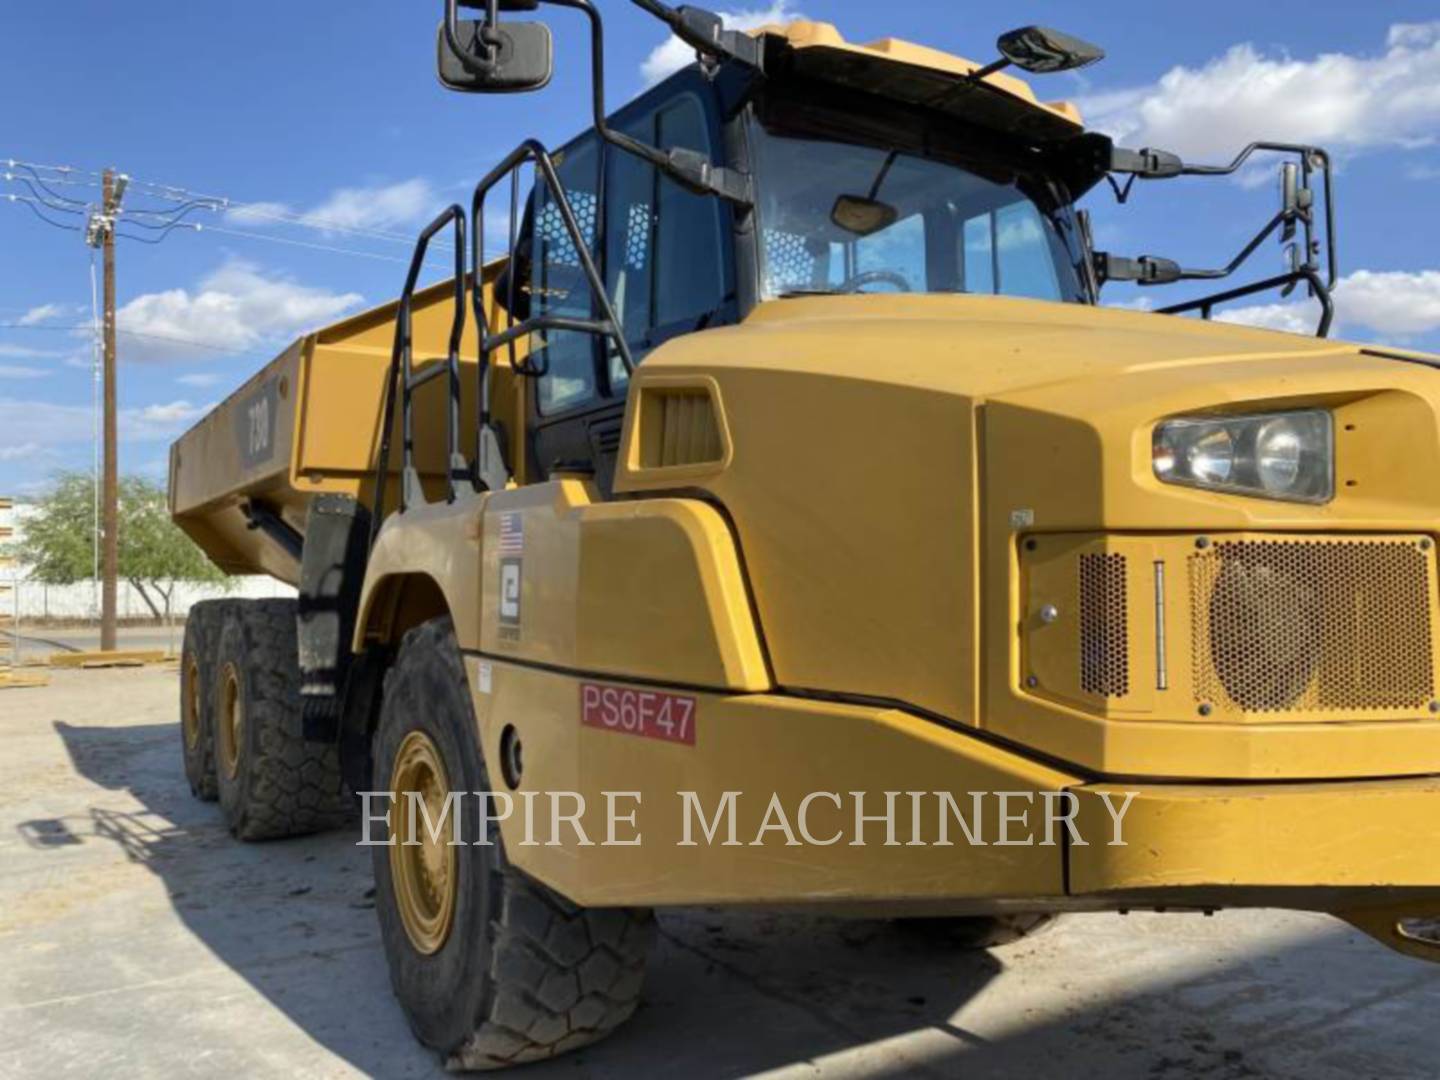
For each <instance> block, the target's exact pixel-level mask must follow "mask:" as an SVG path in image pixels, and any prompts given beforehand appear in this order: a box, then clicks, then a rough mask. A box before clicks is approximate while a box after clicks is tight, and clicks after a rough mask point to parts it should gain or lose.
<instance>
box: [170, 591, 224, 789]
mask: <svg viewBox="0 0 1440 1080" xmlns="http://www.w3.org/2000/svg"><path fill="white" fill-rule="evenodd" d="M229 605H230V601H227V600H202V601H200V603H198V604H196V605H195V606H194V607H192V608H191V609H190V614H189V615H188V616H187V617H186V619H185V643H184V645H182V646H181V649H180V750H181V753H182V754H183V755H184V759H185V779H186V780H188V781H189V782H190V794H192V795H194V796H195V797H196V798H197V799H203V800H204V801H206V802H214V801H215V800H216V799H217V798H219V795H220V792H219V787H218V782H217V780H216V777H215V726H214V718H213V716H212V713H211V696H212V693H213V691H214V687H215V650H216V648H217V647H218V646H219V637H220V627H221V624H222V622H223V620H224V618H225V612H226V609H227V608H228V607H229Z"/></svg>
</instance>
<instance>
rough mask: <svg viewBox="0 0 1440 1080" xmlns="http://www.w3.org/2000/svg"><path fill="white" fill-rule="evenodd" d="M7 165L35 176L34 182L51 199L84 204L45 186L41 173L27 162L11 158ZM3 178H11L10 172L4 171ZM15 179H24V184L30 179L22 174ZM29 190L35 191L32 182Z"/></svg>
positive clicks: (79, 204)
mask: <svg viewBox="0 0 1440 1080" xmlns="http://www.w3.org/2000/svg"><path fill="white" fill-rule="evenodd" d="M9 165H10V168H12V169H24V170H25V171H26V172H28V173H29V174H30V175H31V176H32V177H34V178H35V183H37V184H39V185H40V186H41V187H42V188H44V189H45V192H46V194H48V195H49V196H50V197H51V198H52V199H54V200H56V201H57V202H62V203H67V202H68V203H74V204H75V205H76V206H84V205H85V204H84V203H83V202H82V201H80V200H79V199H72V198H70V197H68V196H66V195H61V194H60V193H59V192H58V191H51V190H50V189H49V188H48V187H46V186H45V180H44V179H43V178H42V177H41V175H40V174H39V173H38V172H36V171H35V168H34V167H33V166H32V165H30V164H29V163H28V162H25V161H15V160H14V159H11V160H10V162H9ZM5 179H6V180H9V179H11V174H9V173H6V175H5ZM15 179H19V180H24V181H25V183H26V184H30V181H29V180H26V179H25V177H23V176H21V177H16V178H15ZM30 190H31V191H35V186H34V184H30ZM36 194H37V195H38V194H39V192H36Z"/></svg>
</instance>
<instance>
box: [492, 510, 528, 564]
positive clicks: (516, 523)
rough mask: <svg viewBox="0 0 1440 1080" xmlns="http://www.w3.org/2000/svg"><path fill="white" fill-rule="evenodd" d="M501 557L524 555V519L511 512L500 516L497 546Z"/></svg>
mask: <svg viewBox="0 0 1440 1080" xmlns="http://www.w3.org/2000/svg"><path fill="white" fill-rule="evenodd" d="M497 550H498V553H499V554H501V555H523V554H524V553H525V519H524V518H523V517H521V516H520V514H519V513H517V512H514V511H511V512H509V513H505V514H501V515H500V542H499V544H498V545H497Z"/></svg>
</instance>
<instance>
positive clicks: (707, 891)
mask: <svg viewBox="0 0 1440 1080" xmlns="http://www.w3.org/2000/svg"><path fill="white" fill-rule="evenodd" d="M466 668H467V671H468V673H469V675H470V683H471V689H472V693H473V695H474V700H475V706H476V713H477V715H478V716H479V718H480V727H481V733H482V739H483V742H482V745H483V747H484V752H485V755H486V758H487V760H488V761H490V762H492V763H493V762H497V761H499V760H500V759H501V752H500V738H501V733H502V732H503V731H504V730H505V728H506V727H507V725H513V726H514V728H515V731H516V733H517V734H518V735H519V737H520V740H521V745H522V747H523V754H524V762H525V765H524V773H523V777H522V783H521V787H520V791H519V793H517V794H516V795H515V796H514V803H515V812H514V813H513V814H512V816H511V817H510V819H508V820H506V821H504V822H502V825H501V831H502V835H503V837H504V840H505V845H506V854H507V855H508V856H509V858H510V859H511V861H512V862H514V863H515V864H516V865H518V866H520V867H521V868H522V869H524V870H525V871H526V872H527V873H530V874H533V875H534V876H535V877H537V878H539V879H540V880H542V881H544V882H545V883H546V884H547V885H550V886H552V887H553V888H555V889H557V890H559V891H560V892H561V893H563V894H564V895H566V896H568V897H570V898H571V899H572V900H574V901H576V902H577V903H581V904H589V905H605V904H643V905H650V904H698V903H727V902H728V903H747V904H757V903H831V904H841V903H865V902H870V901H901V900H906V901H925V900H931V901H941V900H947V899H949V900H955V899H961V900H966V899H972V900H992V901H993V900H998V899H1005V898H1014V897H1027V898H1030V899H1031V900H1032V901H1033V900H1036V899H1042V898H1044V897H1060V896H1063V894H1064V879H1063V874H1062V854H1061V853H1062V848H1061V847H1060V846H1059V841H1058V835H1059V832H1061V831H1063V829H1060V830H1057V832H1056V837H1057V841H1056V843H1055V844H1052V845H1048V846H1047V845H1045V844H1043V843H1042V842H1041V841H1043V839H1044V836H1043V833H1044V829H1043V825H1041V824H1040V820H1039V813H1040V811H1039V809H1038V808H1039V807H1040V806H1041V804H1042V797H1041V796H1040V795H1039V793H1040V792H1043V791H1059V790H1061V789H1062V788H1064V787H1066V786H1067V785H1069V784H1071V783H1074V782H1075V781H1074V778H1073V777H1070V776H1067V775H1064V774H1062V773H1059V772H1056V771H1054V770H1052V769H1049V768H1046V767H1045V766H1041V765H1037V764H1034V763H1032V762H1029V761H1026V760H1025V759H1023V758H1020V757H1017V756H1015V755H1012V754H1009V753H1007V752H1006V751H1003V750H1000V749H997V748H995V747H993V746H990V745H987V744H985V743H982V742H980V741H978V740H976V739H974V738H971V737H968V736H965V735H961V734H958V733H956V732H953V731H947V730H945V729H943V728H940V727H938V726H936V725H934V724H932V723H928V722H926V721H923V720H919V719H916V718H914V717H911V716H906V715H905V714H903V713H899V712H895V711H891V710H881V709H867V708H858V707H854V706H847V705H839V704H831V703H824V702H814V701H798V700H793V699H786V698H780V697H776V696H772V695H768V694H750V695H736V696H728V695H723V694H707V693H695V694H692V695H689V696H690V697H691V698H692V699H693V700H694V702H695V707H694V713H693V723H694V731H693V736H694V740H695V741H694V745H689V744H686V743H683V742H678V741H666V740H662V739H658V738H642V737H639V736H637V735H634V734H629V733H627V732H624V731H621V730H614V729H611V730H607V729H606V728H604V727H603V726H589V725H585V724H583V723H582V720H581V716H582V708H581V705H582V693H583V687H584V685H585V684H586V683H587V682H590V683H591V684H592V685H593V684H594V683H595V680H591V679H587V678H586V677H583V676H571V675H565V674H560V673H556V672H550V671H541V670H537V669H534V668H528V667H523V666H520V665H517V664H510V663H505V662H503V661H500V660H492V659H489V658H485V657H469V658H467V660H466ZM607 685H609V686H615V687H619V686H622V685H626V684H619V683H609V684H607ZM638 689H642V690H643V689H645V688H644V687H639V688H638ZM490 778H491V786H492V788H495V789H497V790H504V784H503V781H502V779H501V777H500V770H499V769H497V768H495V767H494V766H493V764H492V767H491V770H490ZM972 791H973V792H986V793H991V794H987V795H986V796H985V799H984V800H983V802H982V804H981V805H982V810H981V814H980V817H979V819H978V820H977V819H976V818H975V816H974V814H973V813H972V802H971V798H970V795H969V793H970V792H972ZM997 791H1005V792H1017V793H1021V794H1020V795H1019V796H1017V798H1020V799H1022V800H1023V799H1024V796H1025V793H1029V799H1030V801H1031V807H1030V809H1029V815H1028V819H1027V826H1026V828H1027V829H1034V830H1035V832H1036V836H1035V841H1036V842H1034V843H1032V844H1017V845H1014V846H1011V845H1003V846H1000V845H996V844H995V843H994V841H995V840H997V839H999V838H1000V832H999V821H998V816H997V813H996V806H997V803H996V801H995V798H994V795H993V793H994V792H997ZM550 792H577V793H578V794H580V795H582V796H583V797H584V800H585V807H586V811H585V814H584V815H583V816H582V817H581V819H580V820H581V825H582V827H583V829H584V831H585V834H586V837H587V839H589V840H590V841H591V842H592V844H593V846H585V845H581V844H579V843H577V839H578V838H577V834H576V833H575V832H574V831H573V828H572V826H570V825H567V824H563V823H560V822H558V821H555V822H553V823H554V824H556V825H557V826H558V829H559V831H558V833H556V836H557V837H558V839H559V840H560V843H559V844H555V845H552V844H550V843H549V840H550V838H551V835H552V834H551V826H552V814H551V809H550V805H551V803H550V797H549V795H548V793H550ZM606 792H612V793H632V794H627V795H619V794H617V795H614V796H612V799H613V807H614V814H615V817H616V821H615V827H614V832H613V836H614V839H615V840H617V841H619V840H633V839H634V838H635V837H636V835H637V834H638V836H639V838H640V840H641V843H639V844H633V845H620V844H605V843H604V841H605V840H606V839H607V836H609V835H611V834H610V833H609V832H608V829H609V823H608V818H607V813H608V812H607V805H609V804H607V800H606V795H605V793H606ZM681 792H693V793H694V798H695V800H696V802H695V803H694V807H695V808H694V809H691V810H688V811H687V805H686V801H685V797H684V796H683V795H681V794H680V793H681ZM727 792H733V793H735V795H734V800H733V805H734V823H735V836H734V840H733V842H732V841H731V840H730V834H729V821H728V816H727V815H726V814H724V813H721V808H722V806H723V805H724V802H723V801H724V800H725V798H726V793H727ZM812 792H818V793H821V794H819V795H818V796H816V797H815V798H812V799H810V800H809V801H808V802H806V798H807V796H809V795H810V794H811V793H812ZM852 792H864V793H865V796H864V801H863V803H862V808H863V811H864V813H865V814H866V815H869V816H873V817H884V816H885V815H886V792H894V793H896V794H895V796H894V799H895V802H894V812H893V815H891V816H892V817H893V820H894V822H895V830H894V843H893V844H891V845H888V846H887V843H886V840H887V824H886V822H885V821H884V820H878V821H870V822H866V823H863V824H862V825H861V826H860V827H858V828H857V825H856V820H855V799H854V797H853V796H852V795H851V793H852ZM908 792H920V793H922V795H921V797H920V798H919V800H918V805H919V811H918V814H919V816H918V822H919V828H918V831H917V830H916V828H915V821H916V820H917V819H915V818H912V813H914V811H913V809H912V807H913V805H914V804H915V801H914V800H912V798H911V796H909V795H908V794H906V793H908ZM937 792H945V793H948V794H949V795H950V796H951V797H952V798H953V799H954V800H955V803H956V804H957V805H958V806H959V807H960V809H961V811H962V813H963V814H964V815H965V817H966V818H967V820H970V821H971V825H972V828H973V829H974V830H975V831H976V833H977V838H981V839H985V840H987V844H986V846H979V845H975V846H972V845H970V844H969V843H968V841H967V840H966V839H965V836H964V834H963V833H962V832H961V829H960V826H959V824H958V823H957V820H956V819H955V818H954V817H953V816H949V817H948V820H947V826H946V828H947V832H946V837H947V839H949V840H950V842H951V843H950V845H947V846H941V845H939V844H938V843H936V841H938V840H939V839H940V832H939V829H940V824H939V821H940V817H941V813H942V809H943V808H944V804H943V803H942V802H941V800H940V798H939V797H938V796H937V795H936V794H935V793H937ZM526 793H529V796H530V800H531V804H532V810H533V815H532V817H531V827H530V829H529V835H528V837H527V830H526V823H525V815H524V805H525V801H526ZM827 793H828V794H827ZM637 796H638V797H637ZM772 796H774V797H778V800H779V805H780V807H781V808H782V809H781V811H778V812H776V813H783V816H784V818H785V821H786V822H787V824H788V827H789V828H790V829H791V830H792V832H793V834H794V836H793V839H794V843H791V842H790V840H789V839H788V838H787V837H786V835H785V832H784V829H782V828H781V827H780V826H779V824H778V822H779V817H777V816H776V813H771V812H770V810H769V806H770V800H771V798H772ZM559 808H560V810H561V811H562V812H563V813H571V812H573V810H574V808H575V804H574V801H573V800H571V799H568V798H565V799H562V800H561V801H560V803H559ZM1012 809H1013V812H1015V813H1019V812H1020V811H1022V810H1025V809H1026V805H1025V802H1024V801H1017V802H1016V803H1014V805H1013V807H1012ZM946 812H947V813H948V810H947V811H946ZM631 813H634V815H635V818H634V822H633V823H630V822H627V821H625V820H624V818H625V817H627V816H628V815H629V814H631ZM767 815H768V824H769V825H770V826H771V827H770V828H769V829H766V830H764V831H763V832H762V831H761V827H762V825H764V824H766V823H767ZM702 816H703V818H704V822H703V823H702V821H701V817H702ZM687 819H688V821H689V823H690V834H689V838H690V839H691V840H692V841H693V842H694V843H693V845H689V844H686V843H684V841H685V840H686V822H687ZM716 821H718V823H719V828H718V831H715V833H714V836H713V839H710V840H707V839H706V835H705V829H706V828H708V827H710V826H711V825H712V824H714V823H715V822H716ZM802 827H803V828H805V829H808V832H809V835H810V837H811V838H812V839H813V840H815V841H817V842H816V843H805V842H803V837H804V835H805V834H804V833H802V832H801V831H800V830H801V829H802ZM1013 829H1014V832H1013V833H1012V835H1018V834H1019V833H1020V831H1022V829H1021V826H1019V825H1015V826H1013ZM757 834H758V835H757ZM832 838H833V839H832ZM857 839H859V840H861V841H862V842H861V843H856V842H855V841H856V840H857ZM917 839H919V840H922V841H925V844H924V846H921V845H920V844H913V843H911V842H912V841H915V840H917ZM527 840H528V842H527Z"/></svg>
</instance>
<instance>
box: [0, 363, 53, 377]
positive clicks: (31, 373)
mask: <svg viewBox="0 0 1440 1080" xmlns="http://www.w3.org/2000/svg"><path fill="white" fill-rule="evenodd" d="M49 374H50V371H49V369H48V368H38V367H27V366H26V365H24V364H0V379H43V378H45V376H47V375H49Z"/></svg>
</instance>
